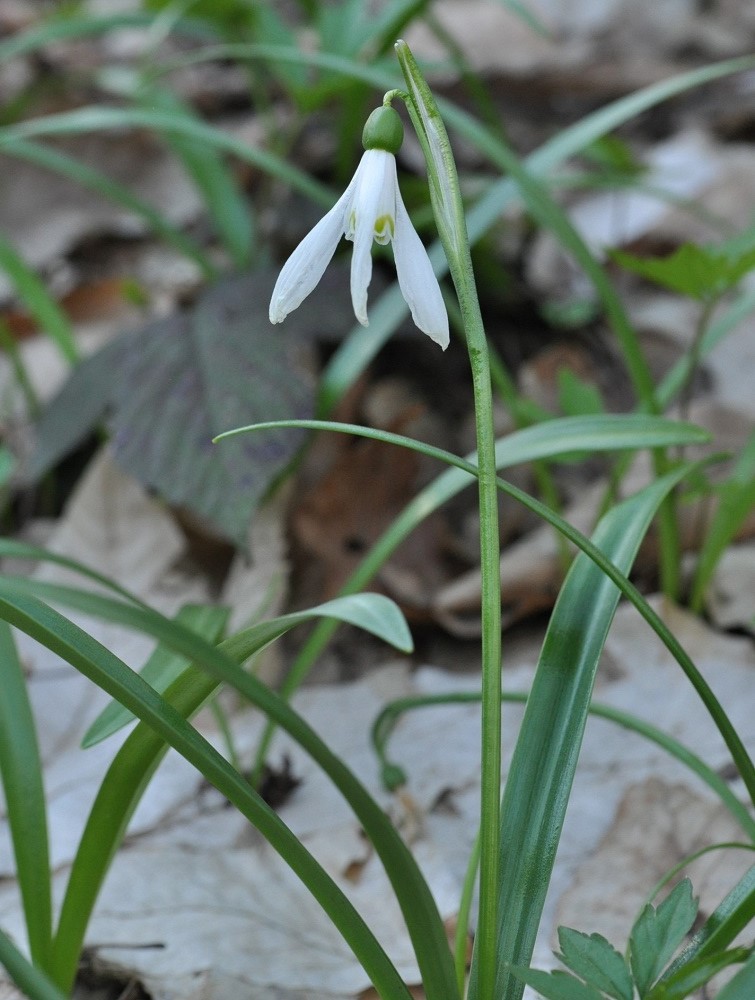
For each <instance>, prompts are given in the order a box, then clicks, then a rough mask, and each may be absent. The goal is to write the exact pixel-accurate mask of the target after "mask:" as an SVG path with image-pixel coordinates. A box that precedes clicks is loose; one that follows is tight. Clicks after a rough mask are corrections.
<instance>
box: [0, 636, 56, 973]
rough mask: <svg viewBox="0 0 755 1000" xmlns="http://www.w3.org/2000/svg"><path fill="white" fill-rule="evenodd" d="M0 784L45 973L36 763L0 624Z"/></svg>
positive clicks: (47, 924)
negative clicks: (0, 678) (0, 783)
mask: <svg viewBox="0 0 755 1000" xmlns="http://www.w3.org/2000/svg"><path fill="white" fill-rule="evenodd" d="M0 675H2V684H1V685H0V779H2V783H3V790H4V792H5V802H6V810H7V814H8V823H9V826H10V833H11V841H12V843H13V854H14V857H15V861H16V877H17V879H18V885H19V890H20V892H21V901H22V903H23V908H24V917H25V920H26V932H27V936H28V939H29V949H30V951H31V957H32V961H33V962H34V964H35V965H37V966H39V967H40V968H41V969H45V970H49V968H50V958H51V946H52V900H51V895H50V855H49V845H48V837H47V810H46V804H45V790H44V785H43V781H42V761H41V759H40V755H39V746H38V744H37V734H36V729H35V725H34V716H33V715H32V710H31V704H30V703H29V696H28V693H27V689H26V678H25V677H24V671H23V667H22V666H21V662H20V660H19V658H18V653H17V652H16V644H15V643H14V641H13V635H12V633H11V630H10V628H9V627H8V626H7V625H6V624H5V622H2V623H0Z"/></svg>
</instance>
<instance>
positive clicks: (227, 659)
mask: <svg viewBox="0 0 755 1000" xmlns="http://www.w3.org/2000/svg"><path fill="white" fill-rule="evenodd" d="M4 593H5V594H8V595H9V596H10V597H12V598H14V599H16V600H22V599H23V597H24V595H29V594H36V595H43V596H44V597H45V598H48V599H50V600H54V601H56V602H59V603H65V604H68V605H69V606H73V607H76V608H79V609H81V610H84V611H86V612H87V613H89V614H94V615H97V616H99V617H103V618H105V619H107V620H110V621H117V622H120V623H122V624H126V625H129V626H130V627H132V628H137V629H140V630H141V631H143V632H145V633H147V634H149V635H153V636H155V638H157V639H159V640H161V641H162V642H164V643H165V644H166V645H168V646H170V648H172V649H174V650H177V651H178V652H181V653H184V654H185V655H186V656H188V657H191V658H192V659H193V660H194V662H195V663H196V664H197V666H198V667H200V668H201V669H202V670H203V671H206V672H207V673H209V674H210V677H209V678H206V677H204V678H203V681H202V683H203V684H204V685H205V686H204V687H202V688H201V689H200V692H201V697H199V700H198V702H197V704H201V703H202V701H203V700H204V699H205V698H206V697H209V696H210V695H211V694H212V693H213V692H214V690H215V689H216V687H217V685H218V683H220V682H227V683H229V684H231V685H232V686H234V687H235V688H236V689H237V690H238V691H239V692H240V693H241V694H243V695H244V697H246V698H248V699H249V700H250V701H251V702H252V703H253V704H254V705H256V706H257V707H258V708H260V709H261V710H262V711H263V712H265V713H266V714H267V715H269V716H270V718H272V719H274V720H275V723H276V725H279V726H281V727H282V728H283V729H285V730H286V732H288V733H290V735H291V736H293V738H294V739H296V740H297V741H298V742H299V743H300V744H301V746H302V747H303V748H304V749H305V750H306V751H307V752H308V753H309V754H310V755H311V756H312V758H313V759H314V760H315V761H316V762H317V763H318V764H319V765H320V766H321V767H322V768H323V770H324V771H325V772H326V773H327V774H328V775H329V776H330V777H331V779H332V781H333V782H334V784H335V785H336V786H337V787H338V788H339V789H340V791H341V793H342V794H343V795H344V797H345V798H346V800H347V801H348V802H349V804H350V805H351V807H352V809H353V810H354V813H355V815H356V816H357V818H358V819H359V821H360V822H361V824H362V826H363V827H364V829H365V832H366V833H367V835H368V837H369V838H370V840H371V841H372V843H373V845H374V846H375V849H376V852H377V853H378V855H379V856H380V858H381V860H382V862H383V864H384V866H385V869H386V872H387V874H388V877H389V879H390V881H391V884H392V885H393V887H394V890H395V892H396V896H397V899H398V901H399V905H400V906H401V909H402V912H403V914H404V918H405V920H406V923H407V927H408V929H409V933H410V936H411V939H412V943H413V944H414V947H415V953H416V955H417V960H418V963H419V966H420V970H421V972H422V977H423V982H424V986H425V990H426V993H427V996H428V998H429V1000H448V998H454V997H456V987H455V980H454V971H453V963H452V961H451V955H450V951H449V948H448V942H447V939H446V936H445V931H444V928H443V923H442V921H441V919H440V916H439V914H438V911H437V907H436V905H435V903H434V901H433V898H432V895H431V894H430V891H429V889H428V887H427V884H426V883H425V881H424V879H423V877H422V875H421V873H420V871H419V869H418V868H417V865H416V862H415V861H414V859H413V857H412V855H411V853H410V852H409V851H408V849H407V848H406V846H405V845H404V843H403V841H402V840H401V837H400V836H399V834H398V833H397V832H396V830H395V828H394V827H393V825H392V823H391V822H390V820H389V819H388V817H387V816H386V815H385V813H384V812H383V811H382V809H381V808H380V807H379V806H378V805H377V803H376V802H375V801H374V800H373V799H372V797H371V796H370V795H369V793H368V792H367V791H366V790H365V789H364V787H363V786H362V785H361V784H360V782H359V781H358V780H357V779H356V778H355V777H354V775H353V774H352V773H351V772H350V771H349V770H348V768H346V767H345V765H344V764H343V762H342V761H341V760H340V759H339V758H338V757H336V756H335V755H333V754H332V753H331V752H330V751H329V750H328V748H327V746H326V745H325V744H324V743H323V742H322V740H320V738H319V737H318V736H317V734H316V733H315V732H314V731H313V730H312V729H311V728H310V727H309V726H308V725H307V724H306V723H305V722H304V720H302V719H301V718H300V717H299V716H298V715H297V714H296V713H295V712H294V711H293V710H292V709H291V708H290V707H289V706H288V705H287V703H286V702H284V701H283V700H282V699H281V698H280V697H278V696H277V695H276V694H274V693H273V692H272V691H270V690H269V689H268V688H267V687H266V686H265V685H264V684H262V683H261V682H260V681H259V680H257V679H256V678H255V677H253V676H250V675H249V674H247V673H245V672H244V671H242V670H240V669H239V668H238V667H237V666H236V664H237V663H241V662H243V661H244V660H246V659H247V658H248V657H249V656H251V655H253V654H254V653H255V652H257V651H258V650H259V649H260V648H262V646H264V645H266V644H267V643H268V642H271V641H272V640H273V639H275V638H277V637H278V636H279V635H281V634H283V632H284V631H286V629H287V628H291V627H293V625H295V624H298V623H300V622H302V621H305V620H308V619H309V618H312V617H313V616H314V615H316V614H336V613H338V614H340V615H341V616H342V619H343V620H348V621H350V622H351V623H353V624H357V625H360V626H361V627H371V628H372V630H373V631H374V632H376V633H378V634H380V633H379V630H383V631H384V632H386V634H387V635H395V632H396V627H397V619H396V618H395V617H394V616H393V615H389V616H388V617H387V618H386V617H385V614H384V612H385V611H386V609H387V606H388V605H390V604H391V602H389V601H388V600H387V599H386V598H381V599H380V600H379V601H378V602H375V601H374V600H373V601H369V600H367V601H365V600H364V599H365V598H375V597H380V595H365V594H360V595H356V599H355V598H353V597H352V598H350V599H349V600H344V599H336V600H335V601H331V602H328V603H327V604H325V605H322V606H320V608H319V609H312V610H310V611H309V612H302V613H297V614H294V615H288V616H285V617H284V618H279V619H275V620H273V621H272V622H264V623H261V624H260V625H255V626H252V627H251V628H249V629H246V630H245V631H244V632H242V633H240V634H239V635H238V636H233V637H231V638H230V639H227V640H225V641H224V642H223V643H221V644H220V646H219V647H218V648H215V647H213V646H211V645H209V644H207V643H206V642H204V641H203V640H202V639H201V638H199V637H198V636H197V635H196V634H195V633H193V632H191V631H190V630H188V629H186V628H184V627H182V626H181V625H180V624H179V623H177V622H173V621H170V620H169V619H165V618H163V617H162V616H161V615H158V614H156V613H155V612H154V611H152V610H151V609H149V608H143V607H136V606H132V605H129V604H124V603H123V602H120V601H116V600H113V599H111V598H108V597H104V596H102V595H99V594H91V593H88V592H86V591H80V590H77V589H76V588H72V587H65V586H60V585H55V584H47V583H42V582H38V581H33V580H26V579H21V580H18V581H17V580H15V579H12V578H8V577H5V578H2V579H0V602H1V598H2V594H4ZM371 603H372V604H373V607H372V608H371V607H370V604H371ZM41 607H44V605H41ZM48 610H50V609H48ZM51 613H53V614H54V612H51ZM396 614H398V612H397V611H396ZM58 621H60V622H63V623H65V622H66V621H67V620H66V619H64V618H61V617H60V616H58ZM68 624H69V625H70V626H71V628H75V626H73V625H72V624H71V623H68ZM81 634H82V635H84V633H81ZM383 637H384V638H385V637H386V636H385V635H384V636H383ZM399 638H400V633H399ZM86 639H87V640H89V641H90V642H94V640H92V639H91V638H90V637H88V636H87V637H86ZM61 655H63V654H61ZM69 662H70V661H69ZM74 666H76V663H74ZM130 673H131V672H130ZM133 676H136V675H133ZM137 679H139V680H141V679H140V678H137ZM142 683H143V682H142ZM102 686H103V687H104V686H105V685H104V684H103V685H102ZM106 690H108V689H107V688H106ZM149 690H150V691H151V690H152V689H151V688H150V689H149ZM152 693H153V694H154V693H155V692H154V691H153V692H152ZM118 700H123V699H120V698H119V699H118ZM123 701H124V705H125V707H126V709H127V710H129V711H132V710H131V709H130V706H129V705H128V703H126V702H125V700H123ZM133 714H134V715H137V714H138V713H136V712H133ZM142 729H143V730H144V731H143V732H142V730H140V729H139V727H137V730H135V731H134V734H132V736H131V737H129V741H130V740H131V739H132V738H134V737H135V733H136V732H137V731H139V732H141V733H142V736H141V738H145V733H147V734H149V733H150V732H151V730H150V729H149V727H146V729H145V727H142ZM129 745H130V746H133V744H131V743H129ZM137 745H138V744H137ZM150 745H151V746H155V745H154V744H150ZM156 746H157V750H154V751H153V752H158V751H159V747H160V744H159V741H158V744H157V745H156ZM144 766H147V765H144ZM123 780H124V781H125V787H127V788H128V787H130V788H132V789H136V791H135V792H133V793H132V794H137V793H138V794H141V791H140V789H139V787H137V786H136V785H135V784H134V782H136V781H137V780H138V776H137V777H136V778H132V779H125V778H124V779H123ZM103 794H104V793H103ZM108 801H109V802H110V805H109V806H108V808H109V809H110V810H111V811H110V812H109V814H108V815H109V820H108V822H109V823H110V824H111V826H110V830H111V836H112V837H117V836H119V835H120V832H119V831H120V826H119V825H118V824H119V823H121V822H123V823H126V822H127V821H128V817H126V818H123V816H122V813H123V811H124V810H126V809H128V808H132V807H131V806H129V805H128V803H127V802H125V801H124V802H123V804H122V807H121V812H118V811H115V810H114V807H113V800H112V799H109V800H108ZM129 815H130V813H129ZM106 848H107V844H106V841H105V840H104V839H103V841H101V851H102V852H104V851H105V850H106ZM98 856H99V858H100V862H102V861H103V860H106V859H107V857H108V855H106V854H104V853H100V854H99V855H98V854H97V853H96V854H95V855H94V857H95V858H96V857H98ZM87 879H88V880H90V882H91V885H90V889H91V888H93V887H94V886H96V884H97V883H96V875H95V870H94V869H89V870H88V875H87V876H86V878H84V884H83V887H82V885H81V879H79V883H80V885H79V888H77V889H76V890H75V891H76V893H77V894H78V900H79V905H80V906H82V907H84V906H85V904H86V900H87V898H89V897H88V896H87V893H88V892H89V891H90V890H89V889H87ZM95 891H96V890H95ZM93 902H94V900H93V899H92V900H91V903H90V905H93ZM68 912H69V913H70V917H69V916H68V914H67V917H66V922H65V926H64V925H63V924H61V926H60V928H59V930H58V935H59V936H60V935H64V937H60V943H59V944H58V943H57V942H56V956H57V958H56V961H57V962H59V963H60V967H61V969H63V968H65V970H66V975H69V974H70V957H67V956H70V954H71V951H72V950H76V948H77V944H76V941H77V935H79V934H81V933H83V929H81V930H79V929H77V926H76V925H75V924H74V921H75V919H76V914H77V912H78V911H77V910H76V908H75V907H73V908H72V909H70V910H69V911H68Z"/></svg>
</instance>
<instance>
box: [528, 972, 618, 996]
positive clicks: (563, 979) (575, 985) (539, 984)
mask: <svg viewBox="0 0 755 1000" xmlns="http://www.w3.org/2000/svg"><path fill="white" fill-rule="evenodd" d="M511 972H512V973H513V974H514V975H515V976H516V977H517V979H519V980H521V981H522V982H524V983H527V985H528V986H531V987H532V988H533V989H535V990H537V992H538V993H539V994H540V995H541V996H543V997H545V1000H605V998H604V997H603V994H602V993H601V992H600V990H597V989H596V988H595V987H594V986H591V985H590V984H589V983H583V982H582V981H581V980H580V979H577V978H576V977H575V976H572V975H571V974H570V973H568V972H561V971H560V970H557V971H556V972H542V971H541V970H540V969H525V968H523V967H522V966H518V965H517V966H512V968H511Z"/></svg>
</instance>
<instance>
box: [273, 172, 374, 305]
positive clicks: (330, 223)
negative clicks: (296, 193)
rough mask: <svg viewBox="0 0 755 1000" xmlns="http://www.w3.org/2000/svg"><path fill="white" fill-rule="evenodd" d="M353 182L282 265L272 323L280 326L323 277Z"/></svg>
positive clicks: (342, 227) (346, 211) (344, 219)
mask: <svg viewBox="0 0 755 1000" xmlns="http://www.w3.org/2000/svg"><path fill="white" fill-rule="evenodd" d="M355 182H356V175H354V179H353V180H352V182H351V184H349V186H348V187H347V188H346V190H345V191H344V193H343V194H342V195H341V197H340V198H339V199H338V201H337V202H336V203H335V205H334V206H333V207H332V208H331V210H330V211H329V212H328V214H327V215H326V216H325V217H324V218H322V219H320V221H319V222H318V223H317V225H316V226H315V227H314V229H312V230H311V231H310V232H309V233H307V235H306V236H305V237H304V239H303V240H302V241H301V243H300V244H299V246H298V247H297V248H296V249H295V250H294V252H293V253H292V254H291V256H290V257H289V258H288V260H287V261H286V263H285V264H284V265H283V268H282V269H281V273H280V274H279V275H278V280H277V281H276V282H275V288H274V289H273V294H272V297H271V299H270V322H271V323H281V322H282V321H283V320H284V319H285V318H286V316H288V314H289V313H290V312H293V310H294V309H296V308H297V306H300V305H301V304H302V302H303V301H304V299H306V297H307V296H308V295H309V293H310V292H311V291H312V290H313V289H314V287H315V285H316V284H317V282H318V281H319V280H320V278H321V277H322V276H323V274H324V273H325V268H326V267H327V266H328V264H329V263H330V261H331V258H332V257H333V254H334V253H335V252H336V247H337V246H338V242H339V240H340V239H341V237H342V236H343V234H344V232H345V231H346V224H347V216H348V214H349V211H350V207H351V198H352V195H353V193H354V189H355Z"/></svg>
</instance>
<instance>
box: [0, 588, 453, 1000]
mask: <svg viewBox="0 0 755 1000" xmlns="http://www.w3.org/2000/svg"><path fill="white" fill-rule="evenodd" d="M0 617H2V618H4V619H5V620H6V621H7V622H9V624H12V625H15V626H16V627H17V628H20V629H22V630H23V631H25V632H27V634H29V635H31V636H32V637H33V638H35V639H37V640H38V641H39V642H41V643H42V644H43V645H45V646H47V648H49V649H51V650H52V651H53V652H56V653H57V654H58V655H59V656H61V657H62V658H63V659H65V660H66V661H67V662H68V663H70V664H71V665H72V666H73V667H75V668H76V669H77V670H79V671H80V672H81V673H82V674H83V675H84V676H86V677H88V678H89V679H90V680H92V681H93V682H94V683H96V684H98V685H99V686H100V687H102V688H103V690H105V691H106V692H107V693H108V694H109V695H110V696H111V697H113V698H116V699H117V700H118V701H121V702H122V703H123V704H124V705H125V706H126V707H127V708H129V709H130V710H131V711H132V712H133V713H134V715H136V716H138V717H140V718H142V719H143V720H144V721H145V722H148V723H149V725H150V726H151V727H152V728H153V729H154V730H155V731H156V732H157V733H159V734H160V735H161V736H162V738H163V739H164V740H165V741H166V742H167V743H169V744H170V745H171V746H172V747H174V748H175V749H176V750H178V752H179V753H181V755H182V756H184V757H185V758H186V759H187V760H188V761H189V762H190V763H191V764H193V765H194V767H196V768H197V770H198V771H200V773H201V774H203V775H204V777H205V778H207V780H208V781H209V782H210V783H211V784H213V785H214V786H215V787H216V788H217V789H218V790H219V791H220V792H221V793H222V794H224V795H225V796H226V797H227V798H228V799H229V800H230V801H231V802H232V803H233V804H234V805H235V806H236V808H237V809H239V811H240V812H241V813H242V814H243V815H244V816H246V817H247V819H249V820H250V822H252V823H253V824H254V825H255V826H256V827H257V829H258V830H259V831H260V832H261V833H262V835H263V836H264V837H265V838H266V839H267V840H268V842H269V843H270V844H271V846H272V847H273V848H274V849H275V850H276V851H277V852H278V853H279V854H280V855H281V857H283V858H284V860H285V861H286V863H287V864H288V865H289V866H290V868H291V869H292V871H294V873H295V874H296V875H297V876H298V877H299V878H300V879H301V881H302V882H303V883H304V885H305V886H306V887H307V888H308V889H309V891H310V892H311V893H312V894H313V896H314V897H315V898H316V899H317V900H318V902H319V903H320V904H321V905H322V907H323V909H324V910H325V911H326V912H327V914H328V916H329V917H330V919H331V920H332V921H333V923H334V925H335V926H336V928H337V929H338V931H339V932H340V933H341V935H342V936H343V938H344V940H345V941H346V943H347V944H348V946H349V947H350V948H351V950H352V951H353V953H354V955H355V956H356V958H357V960H358V961H359V962H360V963H361V965H362V967H363V968H364V970H365V972H366V974H367V975H368V976H369V977H370V979H371V981H372V982H373V983H374V985H375V987H376V989H377V990H378V992H379V993H380V994H381V995H382V996H384V997H386V998H388V997H390V998H391V1000H394V998H395V1000H399V998H402V1000H410V994H409V991H408V989H407V988H406V986H405V985H404V983H403V982H402V980H401V978H400V977H399V975H398V973H397V972H396V969H395V967H394V966H393V964H392V963H391V961H390V959H389V958H388V957H387V955H386V954H385V952H384V951H383V949H382V947H381V946H380V944H379V943H378V942H377V940H376V939H375V937H374V935H373V934H372V932H371V931H370V930H369V928H368V927H367V925H366V923H365V922H364V920H363V918H362V917H361V915H360V914H359V913H358V912H357V911H356V909H355V908H354V907H353V905H352V904H351V903H350V902H349V900H348V899H347V898H346V896H345V895H344V894H343V893H342V891H341V890H340V889H339V888H338V886H337V885H336V883H335V882H334V881H333V880H332V879H331V878H330V876H329V875H328V874H327V873H326V872H325V870H324V869H323V868H322V867H321V866H320V865H319V864H318V863H317V861H316V860H315V859H314V858H313V857H312V855H311V854H310V853H309V852H308V851H307V849H306V848H305V847H304V845H303V844H302V843H301V842H300V841H299V840H298V838H297V837H296V836H295V835H294V834H293V833H292V832H291V831H290V830H289V829H288V827H287V826H286V825H285V824H284V823H283V822H282V820H281V819H280V818H279V817H278V816H277V814H276V813H275V812H274V811H273V810H272V809H271V808H270V807H269V806H268V805H267V804H266V803H265V802H263V800H262V799H261V798H260V797H259V796H258V795H257V794H256V793H255V792H254V790H253V789H252V787H251V786H250V785H249V783H248V782H247V781H246V780H245V779H244V778H243V777H242V776H241V775H240V774H238V772H237V771H235V770H234V768H232V767H231V766H230V765H229V764H228V762H227V761H225V760H224V759H223V758H222V757H221V755H220V754H219V753H218V752H217V751H216V750H215V749H214V748H213V747H212V746H211V745H210V744H209V743H208V742H207V740H205V739H204V737H202V736H201V735H200V734H199V733H198V732H197V731H196V730H195V729H194V728H193V727H192V726H190V725H189V724H188V723H187V722H186V721H185V720H184V719H183V718H182V716H181V715H180V714H179V713H178V712H176V710H175V709H174V708H173V707H172V706H170V705H169V704H167V702H165V700H164V699H163V698H162V697H161V696H160V695H158V694H157V693H156V692H155V691H153V690H152V688H150V687H149V685H148V684H146V683H145V682H144V681H143V680H142V679H141V678H140V677H139V676H138V674H135V673H134V672H133V671H132V670H130V669H129V667H127V666H126V664H125V663H123V662H122V661H121V660H119V659H118V657H116V656H115V655H114V654H112V653H111V652H110V651H109V650H108V649H106V648H105V647H104V646H102V645H101V644H100V643H98V642H97V641H96V640H95V639H93V638H92V637H91V636H89V635H87V634H86V632H84V631H83V630H82V629H80V628H78V626H76V625H74V624H73V622H71V621H69V620H68V619H66V618H64V617H63V616H62V615H60V614H58V613H57V612H56V611H53V610H52V609H51V608H48V607H47V606H46V605H44V604H42V603H41V602H39V601H38V600H36V599H35V598H31V597H27V596H25V595H21V594H18V593H14V591H13V590H12V589H10V588H8V587H7V586H5V585H0ZM196 641H197V642H199V641H200V640H198V639H197V640H196ZM223 662H225V658H223ZM243 676H246V675H243ZM248 679H249V680H253V678H248ZM260 687H263V686H262V685H260ZM449 964H451V963H450V956H449ZM451 982H452V983H453V966H452V965H451ZM439 996H440V995H439Z"/></svg>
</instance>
